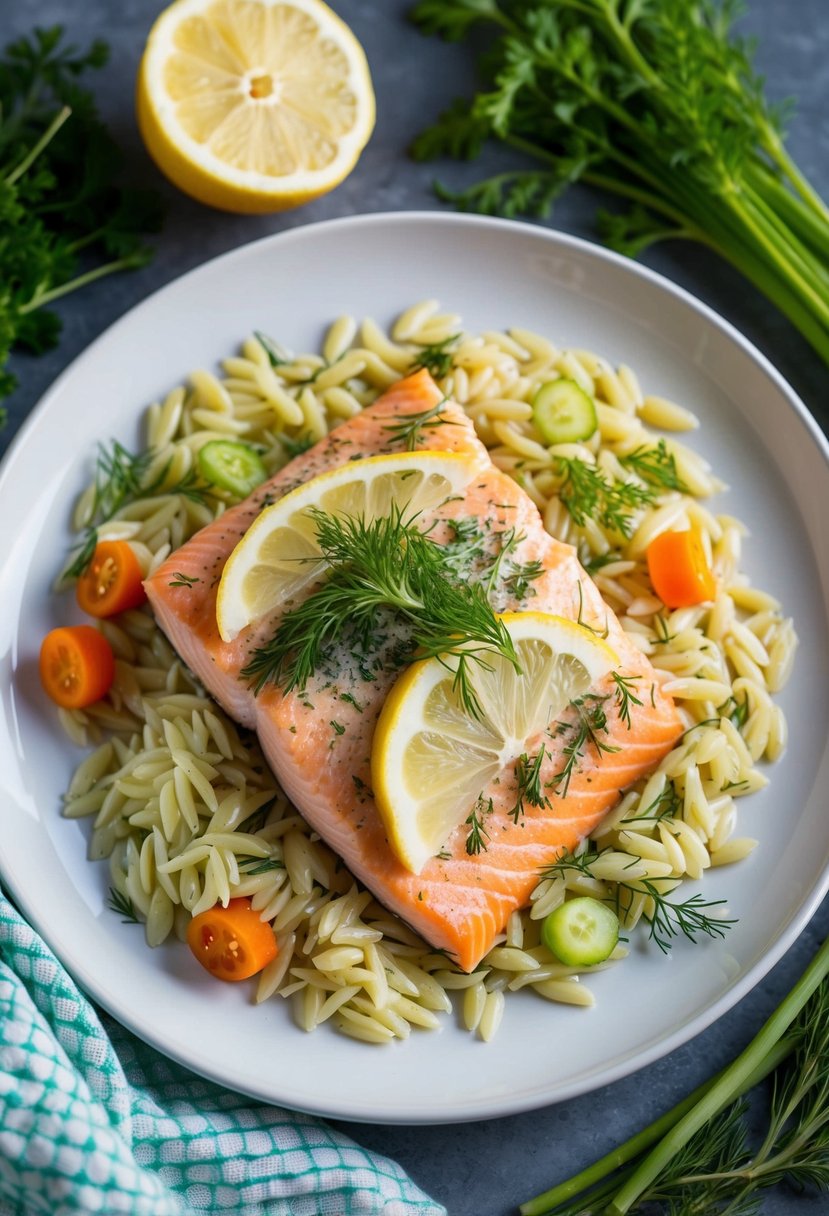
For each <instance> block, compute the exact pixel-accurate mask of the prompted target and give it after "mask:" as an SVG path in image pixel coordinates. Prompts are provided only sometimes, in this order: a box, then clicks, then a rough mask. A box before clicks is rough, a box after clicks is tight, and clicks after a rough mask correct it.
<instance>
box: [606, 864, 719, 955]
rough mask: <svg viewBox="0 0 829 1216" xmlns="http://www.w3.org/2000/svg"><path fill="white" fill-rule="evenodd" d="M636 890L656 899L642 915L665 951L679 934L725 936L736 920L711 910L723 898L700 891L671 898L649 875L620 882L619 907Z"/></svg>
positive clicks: (692, 939)
mask: <svg viewBox="0 0 829 1216" xmlns="http://www.w3.org/2000/svg"><path fill="white" fill-rule="evenodd" d="M636 892H644V893H645V894H646V895H649V896H650V897H651V899H652V900H653V905H654V906H653V911H652V913H651V915H650V916H648V915H645V916H643V918H642V919H643V920H644V921H645V923H646V924H647V926H648V937H649V939H650V940H651V941H652V942H654V944H655V945H657V946H658V947H659V949H660V950H661V951H662V953H663V954H667V953H668V952H669V951H670V949H671V946H672V945H673V939H674V938H676V937H678V936H679V935H680V934H681V935H683V936H684V937H686V938H687V939H688V941H690V942H696V940H697V938H698V937H699V936H700V935H701V934H702V935H705V936H707V937H725V934H726V930H727V929H728V928H729V927H730V926H731V925H733V924H736V921H735V920H734V919H731V918H728V917H722V916H712V915H711V914H710V913H711V909H712V908H720V907H723V906H724V905H725V902H726V901H725V900H724V899H712V900H707V899H704V898H703V897H702V895H699V894H697V895H691V896H690V897H689V898H688V899H683V900H672V899H670V898H669V895H668V894H667V893H666V892H664V891H662V890H660V889H659V887H658V886H657V885H656V883H654V882H653V881H652V880H651V879H650V878H641V879H637V880H636V883H626V882H620V883H617V885H616V901H617V905H618V907H617V910H618V911H620V912H624V910H625V905H626V903H627V904H629V902H630V900H631V899H632V898H633V895H634V894H635V893H636ZM623 901H624V902H623Z"/></svg>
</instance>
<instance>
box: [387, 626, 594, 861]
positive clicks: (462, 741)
mask: <svg viewBox="0 0 829 1216" xmlns="http://www.w3.org/2000/svg"><path fill="white" fill-rule="evenodd" d="M501 619H502V620H503V622H504V623H505V625H506V627H507V630H508V631H509V634H510V637H511V638H512V640H513V643H514V644H515V650H516V653H517V655H518V661H519V664H520V667H521V671H520V674H519V673H518V672H517V671H516V670H515V668H514V666H513V665H512V664H511V663H510V662H509V660H508V659H505V658H502V657H501V656H500V655H493V656H489V655H487V656H486V658H487V664H488V668H489V669H487V667H483V666H481V665H480V664H476V663H470V664H469V675H470V679H471V681H472V686H473V689H474V692H475V694H476V697H477V700H478V704H479V706H480V708H481V711H482V712H481V717H480V718H477V719H476V718H473V717H470V716H469V714H467V713H465V712H464V710H463V708H462V706H461V705H460V703H459V701H458V697H457V695H456V693H455V692H454V690H453V688H452V683H453V679H454V672H453V670H452V660H451V658H445V659H436V658H431V659H424V660H422V661H421V662H417V663H413V664H412V665H411V667H409V668H408V669H407V670H406V671H405V672H404V673H403V675H401V676H400V677H399V679H398V680H397V682H396V683H395V685H394V688H393V689H392V691H391V693H390V695H389V697H388V698H387V700H386V703H385V705H384V706H383V709H382V711H381V713H380V718H379V720H378V722H377V728H376V730H375V734H374V743H373V746H372V752H371V778H372V787H373V789H374V794H375V798H376V801H377V807H378V809H379V811H380V815H381V816H382V819H383V823H384V825H385V828H386V833H387V835H388V838H389V843H390V844H391V847H392V849H393V850H394V853H395V854H396V856H397V857H398V858H399V859H400V861H401V862H402V863H403V865H404V866H406V868H407V869H409V870H411V871H412V872H413V873H415V874H419V873H420V871H421V870H422V869H423V867H424V865H425V864H426V862H427V861H428V860H429V858H430V857H434V855H435V853H437V852H438V850H439V849H440V848H441V846H442V845H443V844H444V843H445V842H446V840H447V839H448V838H449V836H450V835H451V834H452V832H453V831H454V830H455V828H456V827H458V825H459V824H461V823H463V822H464V821H465V820H466V818H467V816H468V815H469V813H470V811H471V810H472V808H473V806H474V805H475V802H476V800H477V798H478V796H479V794H480V793H481V792H482V791H483V790H484V789H485V788H486V786H487V785H488V784H489V782H490V781H491V780H492V779H493V778H494V777H496V776H497V775H498V774H499V773H500V772H502V771H503V770H504V769H510V768H511V766H512V765H514V763H515V761H516V760H517V759H518V757H519V756H520V755H522V753H524V752H526V750H527V747H528V745H529V744H531V743H532V742H533V740H534V739H536V738H537V736H538V735H539V734H540V732H541V731H543V730H544V729H545V728H546V727H547V726H549V724H550V723H551V722H553V721H555V719H556V718H558V717H559V716H560V714H561V713H562V711H563V710H564V709H565V708H566V706H567V705H568V704H569V703H570V701H572V700H573V699H574V698H576V697H580V696H583V695H584V693H586V692H588V690H589V689H590V688H592V687H593V685H595V684H596V683H597V682H598V681H599V680H601V679H602V677H603V676H606V675H607V674H608V672H609V671H611V670H612V668H613V667H614V665H615V664H616V663H617V662H618V656H617V655H616V653H615V651H614V650H613V649H612V648H611V647H610V646H608V644H607V643H606V642H605V641H603V640H602V639H601V638H599V637H597V636H596V634H594V633H592V632H591V631H590V630H589V629H586V628H585V627H584V626H582V625H577V624H575V623H574V622H573V621H568V620H565V619H564V618H563V617H560V616H553V615H551V614H548V613H544V612H513V613H508V614H506V615H505V616H503V617H502V618H501Z"/></svg>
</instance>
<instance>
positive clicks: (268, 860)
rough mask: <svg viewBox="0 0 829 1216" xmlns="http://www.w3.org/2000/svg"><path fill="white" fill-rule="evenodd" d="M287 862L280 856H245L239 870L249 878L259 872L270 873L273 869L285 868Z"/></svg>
mask: <svg viewBox="0 0 829 1216" xmlns="http://www.w3.org/2000/svg"><path fill="white" fill-rule="evenodd" d="M284 869H285V862H284V861H280V859H279V858H278V857H245V858H241V859H240V861H239V872H240V874H244V875H245V877H247V878H252V877H253V876H254V875H257V874H268V873H270V871H271V870H284Z"/></svg>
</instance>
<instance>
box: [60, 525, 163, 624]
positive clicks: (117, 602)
mask: <svg viewBox="0 0 829 1216" xmlns="http://www.w3.org/2000/svg"><path fill="white" fill-rule="evenodd" d="M143 577H144V576H143V574H142V571H141V566H140V565H139V562H138V558H137V557H136V556H135V552H134V550H133V549H132V546H131V545H129V544H128V543H127V542H126V541H125V540H102V541H99V542H98V544H97V545H96V546H95V552H94V553H93V555H92V561H91V562H90V563H89V565H88V566H87V568H86V570H85V571H84V573H83V574H82V575H81V577H80V578H79V579H78V582H77V585H76V588H75V594H76V596H77V600H78V604H79V605H80V607H81V608H82V609H83V611H84V612H88V613H89V615H90V616H97V617H107V616H115V614H116V613H117V612H126V611H127V609H128V608H137V607H138V606H139V604H143V603H144V600H145V599H146V598H147V593H146V592H145V590H144V583H143Z"/></svg>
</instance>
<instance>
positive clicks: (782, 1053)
mask: <svg viewBox="0 0 829 1216" xmlns="http://www.w3.org/2000/svg"><path fill="white" fill-rule="evenodd" d="M794 1045H795V1039H794V1037H793V1036H792V1035H786V1036H784V1037H783V1038H781V1039H780V1041H779V1042H777V1043H775V1044H774V1046H773V1047H772V1048H771V1049H770V1050H769V1052H768V1054H767V1055H766V1056H765V1057H764V1058H763V1059H762V1060H761V1061H760V1063H759V1064H758V1065H757V1067H756V1068H755V1069H754V1071H753V1072H751V1073H750V1074H749V1075H748V1076H747V1077H746V1078H745V1080H744V1082H743V1083H742V1085H741V1086H740V1088H739V1089H735V1090H734V1092H733V1094H732V1095H731V1099H730V1100H734V1101H736V1100H737V1099H738V1098H740V1097H742V1095H743V1094H746V1093H748V1091H749V1090H750V1089H753V1088H754V1086H755V1085H759V1084H760V1082H761V1081H763V1080H765V1078H766V1077H767V1076H768V1075H769V1074H770V1073H772V1072H774V1070H775V1069H776V1068H778V1067H779V1066H780V1065H781V1064H782V1063H783V1061H784V1060H786V1059H788V1057H789V1056H790V1055H791V1053H792V1051H793V1050H794ZM726 1071H727V1069H725V1068H723V1069H721V1070H720V1071H719V1072H718V1073H716V1074H715V1075H714V1076H713V1077H710V1078H709V1079H708V1080H707V1081H703V1082H702V1084H701V1085H698V1086H697V1088H696V1089H695V1090H693V1091H692V1092H691V1093H690V1094H689V1095H688V1097H687V1098H683V1099H682V1101H681V1102H678V1103H677V1104H676V1106H674V1107H672V1108H671V1110H669V1111H666V1112H665V1114H664V1115H660V1117H659V1118H658V1119H655V1120H654V1121H653V1123H651V1124H649V1125H648V1127H646V1128H643V1129H642V1131H640V1132H637V1133H636V1135H634V1136H631V1137H630V1139H629V1140H625V1142H624V1144H620V1145H618V1146H617V1147H616V1148H614V1149H611V1151H610V1152H609V1153H606V1154H605V1155H604V1157H600V1158H599V1160H598V1161H594V1162H593V1164H592V1165H589V1166H587V1168H586V1169H583V1170H581V1171H580V1172H579V1173H578V1174H574V1175H573V1177H572V1178H568V1179H566V1180H565V1181H564V1182H560V1183H559V1184H558V1185H557V1186H554V1187H551V1188H550V1190H548V1191H545V1192H544V1193H543V1195H537V1196H536V1197H535V1198H534V1199H529V1200H527V1202H526V1203H522V1204H521V1206H520V1208H519V1209H518V1210H519V1211H520V1212H521V1214H522V1216H547V1214H548V1213H551V1212H552V1211H553V1210H554V1209H555V1208H557V1207H559V1206H560V1205H561V1204H563V1203H566V1202H567V1200H569V1199H573V1198H575V1197H576V1196H577V1195H582V1194H583V1193H584V1192H585V1191H587V1190H590V1189H591V1188H593V1187H595V1186H597V1185H598V1184H599V1183H601V1182H604V1180H605V1179H606V1178H607V1177H608V1175H609V1174H616V1171H617V1170H620V1169H621V1168H622V1166H625V1165H628V1164H629V1163H630V1162H632V1161H635V1160H636V1158H637V1157H640V1156H641V1155H642V1153H644V1152H646V1151H647V1150H648V1149H649V1148H650V1147H651V1145H653V1144H656V1143H657V1142H658V1141H659V1140H661V1139H662V1137H663V1136H665V1135H667V1133H668V1132H669V1131H671V1129H672V1128H674V1127H676V1125H677V1124H678V1123H679V1121H680V1120H681V1119H683V1118H685V1116H686V1115H688V1114H690V1112H691V1111H692V1110H693V1109H694V1108H695V1107H696V1106H697V1104H698V1103H699V1102H701V1101H702V1099H703V1098H704V1097H705V1096H706V1095H707V1094H708V1093H710V1091H711V1089H712V1088H713V1087H714V1085H716V1084H717V1083H718V1082H719V1080H720V1079H721V1077H722V1076H723V1075H724V1074H725V1072H726ZM632 1173H633V1171H632V1170H631V1171H630V1174H631V1176H632ZM621 1181H622V1179H621V1177H620V1176H619V1175H618V1174H616V1177H615V1178H613V1179H612V1180H611V1182H610V1183H609V1184H608V1187H607V1192H608V1193H606V1195H605V1197H606V1198H610V1196H611V1194H613V1193H615V1192H616V1191H617V1190H618V1188H619V1184H620V1182H621ZM591 1203H595V1197H593V1196H591Z"/></svg>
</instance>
